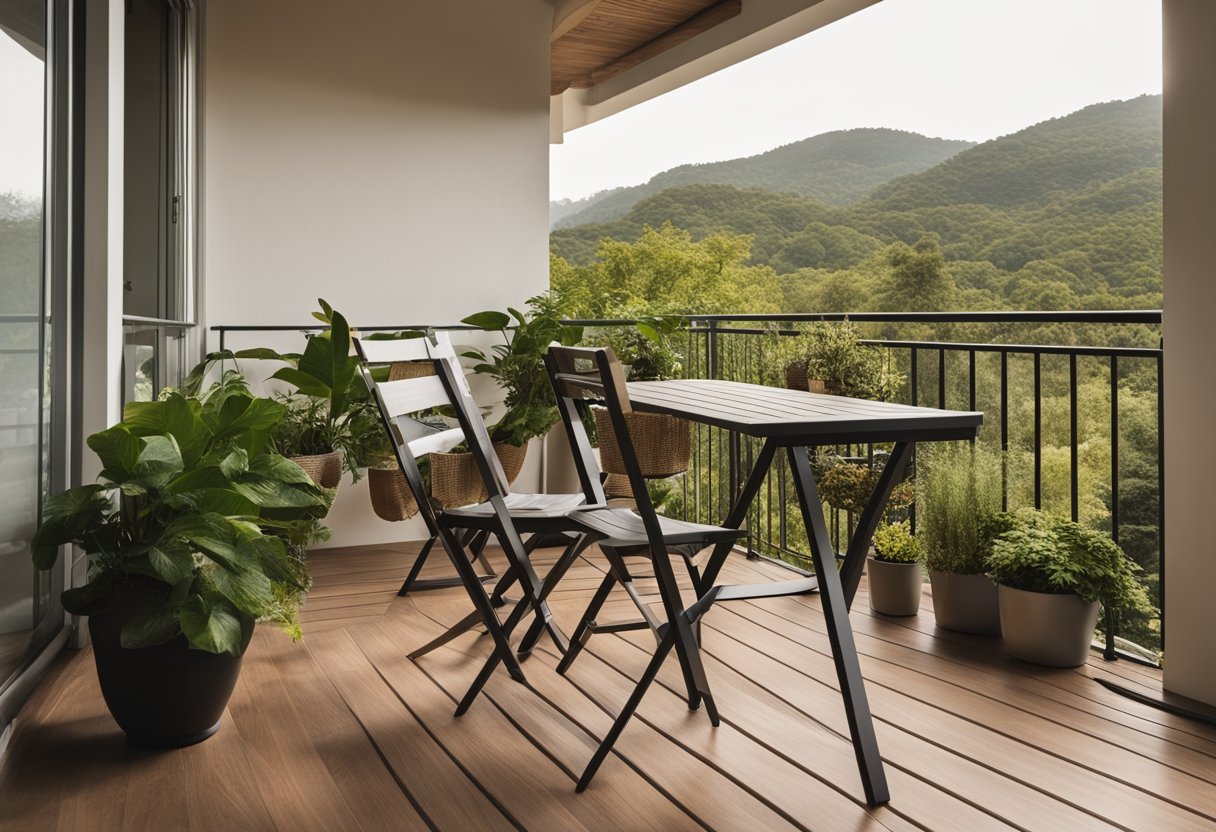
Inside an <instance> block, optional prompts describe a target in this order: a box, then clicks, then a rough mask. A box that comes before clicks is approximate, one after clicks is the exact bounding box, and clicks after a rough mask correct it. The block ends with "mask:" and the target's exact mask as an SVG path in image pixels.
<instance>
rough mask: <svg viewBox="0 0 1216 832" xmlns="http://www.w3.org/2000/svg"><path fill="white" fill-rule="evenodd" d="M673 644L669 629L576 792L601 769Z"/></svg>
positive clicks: (673, 635)
mask: <svg viewBox="0 0 1216 832" xmlns="http://www.w3.org/2000/svg"><path fill="white" fill-rule="evenodd" d="M673 646H675V633H674V632H673V631H672V630H670V629H669V630H668V631H667V635H666V636H664V637H663V640H662V641H661V642H660V643H659V649H658V650H656V651H655V654H654V657H653V658H651V660H650V664H649V665H647V667H646V672H645V673H643V674H642V677H641V678H640V679H638V683H637V686H636V687H635V688H634V689H633V693H632V694H630V696H629V701H628V702H626V703H625V707H624V708H623V709H622V710H621V712H620V714H619V715H618V716H617V718H616V721H615V722H613V723H612V728H611V729H610V730H609V731H608V734H607V736H605V737H604V739H603V741H602V742H601V743H600V745H599V748H597V749H595V754H593V755H592V756H591V761H590V762H588V763H587V767H586V768H585V769H583V775H582V776H581V777H579V779H578V784H577V785H575V787H574V790H575V791H576V792H581V791H584V790H585V789H586V788H587V786H588V785H589V784H590V783H591V780H592V778H594V777H595V773H596V772H597V771H599V768H600V766H601V765H603V763H604V760H605V758H607V756H608V753H609V752H610V751H612V746H613V745H615V744H616V741H617V738H619V737H620V736H621V732H622V731H624V730H625V725H626V724H628V722H629V720H630V719H631V718H632V717H633V714H634V712H635V711H636V710H637V709H638V705H640V704H641V703H642V697H643V696H645V695H646V689H647V688H649V687H650V683H651V682H653V681H654V678H655V676H657V675H658V673H659V668H660V667H662V665H663V660H664V659H666V658H667V654H668V653H670V652H671V648H672V647H673Z"/></svg>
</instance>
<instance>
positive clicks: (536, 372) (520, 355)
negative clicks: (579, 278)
mask: <svg viewBox="0 0 1216 832" xmlns="http://www.w3.org/2000/svg"><path fill="white" fill-rule="evenodd" d="M508 313H509V314H508ZM462 323H465V324H468V325H470V326H475V327H477V328H478V329H482V330H486V331H487V332H498V333H501V335H502V339H503V343H501V344H495V345H494V346H493V347H491V348H490V349H489V350H488V351H485V350H477V349H474V350H470V351H469V352H466V353H465V354H464V355H465V357H466V358H471V359H473V360H474V361H476V362H477V364H476V365H475V366H474V368H473V370H474V372H476V373H481V374H484V375H488V376H491V377H492V378H493V379H494V380H495V381H496V382H498V385H499V387H501V388H502V389H503V390H504V391H505V392H506V396H505V398H504V400H503V404H504V405H505V406H506V412H505V413H504V414H503V416H502V418H501V419H499V420H498V423H497V424H496V425H495V426H494V427H493V428H492V429H491V431H490V433H491V437H492V438H493V440H494V441H495V442H507V443H510V444H512V445H523V444H524V443H525V442H527V441H528V440H529V439H531V438H533V437H534V436H542V435H544V434H545V433H547V432H548V430H549V429H550V428H551V427H553V426H554V425H555V424H557V420H558V412H557V400H556V399H555V398H554V397H553V387H552V385H551V384H550V383H549V376H548V373H547V372H546V371H545V353H546V352H547V351H548V349H549V345H550V344H552V343H553V342H555V341H556V342H557V343H559V344H562V345H564V346H573V345H574V344H577V343H578V342H579V341H580V340H581V339H582V334H583V333H582V329H581V328H579V327H572V326H566V325H565V324H564V323H562V317H561V313H560V312H559V311H558V308H557V304H556V303H555V302H554V300H553V298H552V297H551V296H549V295H547V294H546V295H537V296H536V297H534V298H530V299H529V300H528V312H527V314H524V313H523V312H520V311H519V310H517V309H508V310H507V312H498V311H487V312H478V313H477V314H475V315H470V316H469V317H467V318H465V319H464V320H463V321H462Z"/></svg>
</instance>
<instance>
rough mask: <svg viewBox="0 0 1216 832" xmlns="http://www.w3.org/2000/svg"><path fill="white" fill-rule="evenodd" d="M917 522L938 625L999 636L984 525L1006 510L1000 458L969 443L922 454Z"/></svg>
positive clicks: (936, 448)
mask: <svg viewBox="0 0 1216 832" xmlns="http://www.w3.org/2000/svg"><path fill="white" fill-rule="evenodd" d="M916 493H917V512H916V517H917V523H918V530H919V532H920V537H921V542H922V544H923V546H924V550H925V566H926V568H927V569H928V571H929V582H930V584H931V585H932V592H933V614H934V617H935V618H936V620H937V626H939V627H942V628H944V629H947V630H955V631H957V632H961V633H974V634H977V635H1000V633H1001V618H1000V613H999V611H998V597H997V589H996V584H994V583H993V582H992V579H990V578H989V577H988V576H987V575H986V574H984V572H985V569H986V564H985V561H984V535H985V522H986V521H987V520H988V519H989V518H991V517H992V516H993V515H994V514H996V513H997V512H998V511H1000V509H1001V458H1000V456H999V455H998V454H995V453H993V452H991V451H988V450H985V449H984V448H982V447H979V446H976V447H971V446H970V445H968V444H966V443H959V444H949V443H938V444H936V445H934V446H933V447H931V448H927V449H925V451H924V452H923V453H922V454H921V455H920V459H919V460H918V463H917V472H916Z"/></svg>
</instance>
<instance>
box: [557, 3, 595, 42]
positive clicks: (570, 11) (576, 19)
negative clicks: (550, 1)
mask: <svg viewBox="0 0 1216 832" xmlns="http://www.w3.org/2000/svg"><path fill="white" fill-rule="evenodd" d="M603 3H604V0H558V3H557V6H556V7H555V8H554V9H553V31H552V32H550V33H549V43H553V42H554V41H556V40H558V39H559V38H560V37H562V35H565V34H566V33H568V32H569V31H570V30H571V29H573V28H574V27H575V26H577V25H578V24H580V23H582V22H583V21H584V20H586V19H587V17H588V15H590V14H591V13H592V12H594V11H595V10H596V8H597V7H599V6H601V5H603Z"/></svg>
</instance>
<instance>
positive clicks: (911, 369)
mask: <svg viewBox="0 0 1216 832" xmlns="http://www.w3.org/2000/svg"><path fill="white" fill-rule="evenodd" d="M917 387H918V378H917V362H916V347H912V348H911V349H909V350H908V397H909V399H910V401H909V402H908V404H910V405H912V406H913V407H916V403H917V401H918V400H919V396H918V395H917ZM908 465H909V467H910V468H911V469H912V471H913V476H915V472H916V447H915V446H913V447H912V458H911V459H910V460H909V461H908ZM908 528H909V529H910V530H911V531H912V534H916V503H915V502H913V503H912V506H911V508H909V509H908Z"/></svg>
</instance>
